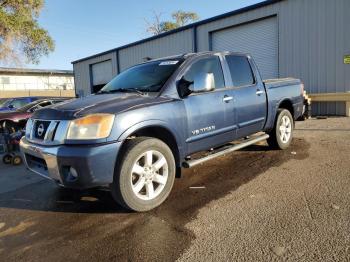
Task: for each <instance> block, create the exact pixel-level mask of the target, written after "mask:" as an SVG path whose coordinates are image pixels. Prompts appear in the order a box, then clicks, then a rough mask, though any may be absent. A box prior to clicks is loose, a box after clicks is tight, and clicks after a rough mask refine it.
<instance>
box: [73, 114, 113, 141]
mask: <svg viewBox="0 0 350 262" xmlns="http://www.w3.org/2000/svg"><path fill="white" fill-rule="evenodd" d="M114 117H115V116H114V115H112V114H94V115H89V116H85V117H82V118H79V119H76V120H73V121H71V123H70V125H69V129H68V133H67V139H100V138H106V137H108V136H109V135H110V134H111V130H112V126H113V122H114Z"/></svg>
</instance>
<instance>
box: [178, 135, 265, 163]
mask: <svg viewBox="0 0 350 262" xmlns="http://www.w3.org/2000/svg"><path fill="white" fill-rule="evenodd" d="M268 138H269V135H267V134H263V135H261V136H258V137H254V138H251V139H248V140H245V141H244V142H242V143H240V144H235V145H232V146H230V147H229V148H227V149H225V150H222V151H219V152H217V153H213V154H210V155H208V156H205V157H202V158H199V159H193V160H188V161H186V162H183V163H182V166H183V167H184V168H191V167H194V166H196V165H199V164H202V163H204V162H206V161H209V160H212V159H214V158H217V157H219V156H223V155H226V154H228V153H231V152H233V151H237V150H240V149H242V148H244V147H247V146H250V145H253V144H256V143H258V142H260V141H263V140H266V139H268Z"/></svg>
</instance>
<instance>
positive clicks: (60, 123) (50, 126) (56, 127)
mask: <svg viewBox="0 0 350 262" xmlns="http://www.w3.org/2000/svg"><path fill="white" fill-rule="evenodd" d="M69 124H70V121H69V120H42V119H30V120H29V121H28V122H27V126H26V138H27V140H28V141H29V142H32V143H34V144H41V145H59V144H63V143H64V140H65V139H66V134H67V131H68V128H69Z"/></svg>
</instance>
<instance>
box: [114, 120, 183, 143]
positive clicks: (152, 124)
mask: <svg viewBox="0 0 350 262" xmlns="http://www.w3.org/2000/svg"><path fill="white" fill-rule="evenodd" d="M157 126H158V127H162V128H165V129H167V130H168V131H169V132H170V133H172V134H173V136H174V137H175V140H176V143H177V144H179V141H180V135H179V134H177V132H176V131H175V130H174V129H173V128H171V126H170V124H169V123H167V122H165V121H163V120H158V119H153V120H145V121H142V122H139V123H137V124H135V125H133V126H131V127H129V128H128V129H126V130H125V131H124V132H123V133H122V134H121V135H120V136H119V137H118V141H123V140H125V139H126V138H127V137H129V136H130V135H131V134H133V133H135V132H136V131H138V130H141V129H144V128H147V127H157Z"/></svg>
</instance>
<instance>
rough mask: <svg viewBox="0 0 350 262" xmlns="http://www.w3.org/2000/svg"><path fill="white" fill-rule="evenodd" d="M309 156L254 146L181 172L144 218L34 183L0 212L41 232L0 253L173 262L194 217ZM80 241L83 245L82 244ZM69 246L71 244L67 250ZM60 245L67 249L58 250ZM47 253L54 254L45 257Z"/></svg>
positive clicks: (1, 202)
mask: <svg viewBox="0 0 350 262" xmlns="http://www.w3.org/2000/svg"><path fill="white" fill-rule="evenodd" d="M308 150H309V144H308V143H307V142H306V141H304V140H302V139H294V142H293V144H292V145H291V147H290V148H289V149H288V150H285V151H277V150H272V151H270V150H268V149H267V146H265V145H263V146H261V145H258V146H251V147H249V148H246V149H244V151H240V152H235V153H232V154H229V155H227V156H226V157H221V158H218V159H216V160H212V161H209V162H207V163H205V164H203V165H201V166H199V167H195V168H193V169H190V170H184V172H183V176H182V178H181V179H178V180H177V181H176V182H175V185H174V188H173V191H172V193H171V195H170V196H169V198H168V200H167V201H166V202H165V203H163V205H161V206H160V207H159V208H157V209H155V210H153V211H151V212H148V213H142V214H137V213H132V212H128V211H127V210H125V209H123V208H121V207H119V206H118V205H116V204H115V203H114V202H113V200H112V198H111V196H110V194H109V192H108V191H102V190H88V191H81V192H79V191H71V190H65V189H60V188H57V187H56V186H55V185H53V184H51V182H48V181H41V182H39V183H36V184H31V185H29V186H25V187H23V188H20V189H18V190H15V191H12V192H9V193H6V194H1V195H0V209H4V208H8V209H14V210H16V212H17V211H19V216H28V214H29V216H31V217H34V218H33V219H35V221H37V223H36V225H34V226H33V227H32V228H30V231H31V232H37V233H36V234H35V235H34V236H33V237H32V238H30V240H28V238H21V236H16V237H17V238H15V237H13V238H9V239H7V240H6V241H3V242H2V246H1V242H0V248H3V249H4V250H7V252H6V259H8V260H18V259H26V258H27V257H29V256H30V258H31V259H32V260H33V259H34V260H36V259H38V260H43V259H44V258H45V260H49V261H51V260H52V261H57V260H62V257H60V256H59V255H60V254H61V253H62V252H64V253H65V255H66V256H68V255H70V254H72V255H71V256H70V257H71V258H72V260H79V258H80V259H81V257H80V256H79V255H84V260H87V261H88V260H98V259H99V260H119V261H125V260H128V261H130V260H132V261H141V260H142V261H145V258H146V257H147V260H148V261H154V260H162V261H167V260H172V261H173V260H174V259H175V258H177V257H178V256H179V255H181V254H182V253H183V251H184V250H185V249H186V248H187V247H188V246H189V244H190V242H191V240H192V239H193V238H194V235H193V234H192V232H190V231H188V230H187V229H186V228H185V225H186V224H187V223H188V222H189V221H190V220H191V219H193V218H195V217H196V215H197V212H198V210H199V209H200V208H201V207H203V206H205V205H206V204H207V203H209V202H210V201H213V200H215V199H218V198H221V197H223V196H225V195H226V194H228V193H229V192H232V191H234V190H236V189H237V188H239V187H240V186H241V185H243V184H245V183H248V182H249V181H250V180H252V179H254V178H255V177H256V176H258V175H260V174H262V173H264V172H265V171H267V170H268V169H269V168H271V167H276V166H279V165H281V164H283V163H284V162H286V161H288V160H290V159H305V158H306V157H308ZM292 152H293V154H292ZM294 152H297V153H296V154H294ZM191 187H198V188H194V189H193V188H191ZM21 210H22V211H25V212H21ZM0 222H1V221H0ZM62 236H64V237H63V239H62ZM53 239H54V240H56V241H52V240H53ZM81 239H84V241H85V242H79V240H81ZM67 240H70V241H73V242H72V243H73V244H71V245H64V244H63V245H62V243H66V242H64V241H67ZM75 240H77V241H75ZM0 241H1V239H0ZM27 241H30V243H33V245H32V246H31V248H30V249H28V250H26V251H25V252H23V253H21V252H17V251H18V248H19V247H23V246H25V245H26V244H27V243H28V242H27ZM60 244H61V245H62V246H63V247H62V248H60V250H57V245H60ZM16 250H17V251H16ZM43 250H51V251H50V253H49V255H46V256H44V257H43V256H42V255H43V252H45V251H43ZM4 254H5V253H4ZM0 255H1V254H0ZM75 258H76V259H75Z"/></svg>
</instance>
